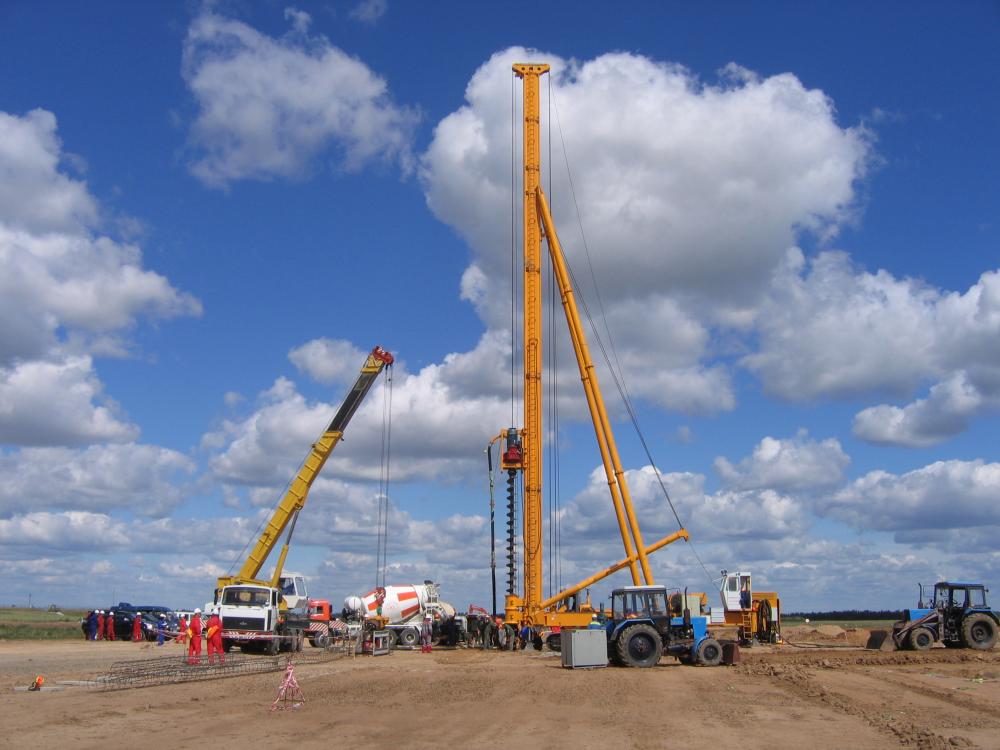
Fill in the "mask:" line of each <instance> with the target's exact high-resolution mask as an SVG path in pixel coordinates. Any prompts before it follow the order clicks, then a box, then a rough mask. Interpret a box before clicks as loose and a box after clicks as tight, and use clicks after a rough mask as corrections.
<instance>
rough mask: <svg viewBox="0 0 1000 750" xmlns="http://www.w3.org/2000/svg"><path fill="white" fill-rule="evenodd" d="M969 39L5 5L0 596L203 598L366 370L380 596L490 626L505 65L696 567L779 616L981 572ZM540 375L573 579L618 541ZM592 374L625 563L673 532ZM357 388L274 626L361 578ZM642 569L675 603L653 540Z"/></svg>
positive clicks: (811, 26) (808, 27) (502, 353)
mask: <svg viewBox="0 0 1000 750" xmlns="http://www.w3.org/2000/svg"><path fill="white" fill-rule="evenodd" d="M998 26H1000V10H998V6H997V5H996V4H995V3H985V2H982V3H976V2H970V3H963V4H961V5H959V6H945V5H943V4H936V3H914V4H907V5H906V7H905V8H902V7H892V6H888V5H887V6H884V7H876V8H874V9H873V8H871V7H869V6H867V5H865V4H861V3H838V4H836V5H824V6H822V7H815V6H814V7H810V6H808V5H803V4H800V3H798V4H793V3H768V4H753V5H750V4H745V3H720V4H714V5H710V6H707V7H699V8H697V9H695V8H691V7H687V6H681V5H672V4H666V3H636V4H633V5H631V6H629V8H628V10H627V11H625V10H623V11H619V12H617V13H612V14H609V13H608V7H607V5H606V4H601V3H588V2H584V3H549V4H546V5H545V6H544V7H539V8H534V7H532V6H528V5H526V6H516V7H511V6H501V5H497V6H496V7H492V8H491V7H486V6H480V5H470V4H450V3H436V4H432V5H430V6H427V5H418V4H413V3H399V2H392V1H391V0H389V1H388V2H378V1H372V0H368V1H366V2H362V3H357V2H341V3H337V2H329V3H297V4H295V5H289V4H287V3H284V2H282V3H236V2H233V3H226V2H221V3H209V4H198V3H189V4H176V5H169V4H139V5H136V4H132V3H104V4H97V5H94V4H90V5H86V6H83V5H79V4H71V3H55V4H49V5H39V4H36V3H21V2H11V3H6V4H4V5H3V6H2V7H0V49H2V50H3V52H2V54H0V175H2V180H0V321H2V323H0V479H2V480H3V481H2V482H0V485H2V487H0V571H2V572H3V574H4V580H5V581H7V582H8V585H7V587H6V590H7V592H8V598H9V599H10V600H11V602H13V603H25V602H26V601H27V598H28V595H29V594H31V596H32V600H33V601H34V602H36V603H37V602H42V601H44V602H46V603H47V602H48V601H50V600H51V601H53V602H58V603H60V604H64V605H66V604H79V605H90V606H103V605H106V604H109V603H111V601H112V597H113V596H114V597H116V598H117V599H122V598H134V599H137V600H138V599H141V600H143V601H152V600H157V601H163V602H165V603H167V604H174V605H175V606H194V605H195V604H200V603H202V602H203V601H204V600H205V599H206V598H208V596H209V595H210V593H211V588H212V584H213V582H214V578H215V577H216V576H217V575H219V574H221V573H224V572H225V571H226V570H228V569H229V568H230V566H231V565H232V563H233V561H234V560H236V559H238V558H239V553H240V550H241V548H242V546H243V544H244V543H245V542H246V541H247V540H249V539H250V537H251V536H252V534H253V531H254V529H255V528H256V527H257V525H258V523H259V522H260V519H261V517H263V516H265V515H266V514H267V512H268V509H269V508H270V507H271V505H272V504H273V503H274V501H275V500H276V499H277V498H278V497H279V496H280V493H281V491H282V489H283V487H284V484H285V483H286V482H287V481H288V480H289V479H290V478H291V476H292V475H293V474H294V472H295V470H296V468H297V466H298V463H299V462H300V461H301V460H302V458H303V457H304V456H305V454H306V451H307V450H308V447H309V444H310V443H311V441H312V440H314V439H315V437H316V436H317V435H318V434H319V432H320V431H321V429H322V428H323V427H324V426H325V424H326V423H327V421H328V420H329V417H330V415H331V414H332V413H333V411H334V410H335V408H336V406H337V404H339V402H340V399H341V397H342V395H343V391H344V388H345V387H347V386H348V385H349V384H350V382H352V380H353V378H354V376H355V373H356V372H357V369H358V368H359V367H360V365H361V363H362V361H363V358H364V352H365V351H367V350H368V349H370V348H371V347H372V346H373V345H375V344H381V345H382V346H384V347H386V348H387V349H389V350H391V351H393V352H394V353H395V354H396V356H397V358H398V365H397V367H396V368H395V373H394V379H393V407H394V408H393V417H394V418H393V445H394V450H393V460H392V465H391V474H392V477H393V478H394V481H393V482H392V485H391V491H390V495H391V499H392V503H393V512H392V517H391V533H390V541H389V564H390V571H389V573H388V578H389V579H390V580H393V581H396V582H399V583H404V582H412V581H419V580H423V579H425V578H433V579H435V580H439V581H440V582H441V584H442V589H443V591H444V594H445V596H446V598H449V599H450V600H452V601H453V603H455V604H456V605H458V606H459V607H461V608H464V607H465V606H466V605H467V604H469V603H476V604H480V605H487V606H488V604H489V601H488V600H489V578H488V569H487V565H488V559H489V558H488V543H489V537H488V524H487V519H486V516H485V510H486V505H487V496H486V473H485V461H484V458H483V454H482V450H483V447H484V446H485V444H486V441H487V440H488V439H489V438H490V436H491V435H493V434H495V433H496V432H497V431H499V429H500V428H503V427H506V426H507V422H508V421H509V418H510V417H509V415H510V412H511V404H510V375H509V373H510V369H509V368H510V361H509V356H510V345H511V344H510V333H509V328H510V308H509V300H510V287H509V278H510V274H509V268H510V266H509V263H510V226H511V215H510V211H511V209H510V205H511V202H510V163H511V153H510V122H511V109H510V107H511V104H510V102H511V76H510V72H509V71H510V64H511V62H513V61H515V60H523V59H525V58H530V59H531V60H537V61H548V62H550V63H551V64H552V65H553V74H552V76H551V77H550V80H547V81H545V82H544V83H543V89H542V93H543V108H544V109H543V118H544V117H548V112H549V109H548V105H549V96H550V92H551V96H552V102H553V104H554V107H555V110H557V111H558V114H559V127H556V125H553V129H552V133H553V136H552V144H551V145H552V162H553V164H552V165H551V169H550V165H549V164H548V140H546V142H545V149H546V162H545V164H544V169H545V170H546V172H547V173H548V172H551V175H552V177H551V179H552V203H553V209H554V212H555V216H556V222H557V224H558V226H559V230H560V234H561V237H562V240H563V244H564V245H565V247H566V250H567V254H568V256H569V260H570V262H571V264H572V265H573V267H574V270H575V272H576V274H577V277H578V279H580V280H581V287H582V288H581V290H580V291H581V294H582V295H583V296H584V297H585V298H586V299H587V301H588V303H589V304H590V305H591V306H593V307H594V309H596V306H597V296H596V293H595V291H594V281H593V280H592V279H591V277H590V274H589V271H588V262H587V257H586V255H585V254H584V252H583V244H582V242H581V222H578V221H577V217H576V213H575V209H574V198H575V200H576V202H577V204H578V205H579V206H580V211H581V221H582V231H583V232H584V233H585V234H586V237H587V245H588V247H589V252H590V261H591V263H592V264H593V266H594V269H595V276H594V279H596V284H597V288H598V289H599V292H600V297H601V300H602V302H603V304H604V307H605V309H604V311H605V313H606V315H607V318H608V326H609V329H610V340H613V341H614V345H615V348H616V350H617V352H618V354H619V356H620V358H621V360H622V362H623V363H624V365H625V378H626V380H627V382H628V385H629V389H630V391H631V392H632V394H633V396H634V397H635V400H636V404H637V406H638V409H639V412H640V419H641V423H642V426H643V429H644V435H645V437H646V439H647V441H648V442H649V444H650V446H651V448H652V452H653V455H654V457H655V459H656V463H657V466H658V467H659V468H660V470H661V471H662V472H663V474H664V478H665V481H666V484H667V486H668V488H669V489H670V491H671V494H672V495H673V498H674V500H675V504H676V505H677V506H678V509H679V510H680V512H681V514H682V518H683V519H684V521H685V523H686V524H687V526H688V528H689V530H690V531H691V533H692V538H693V540H694V543H695V545H696V546H697V550H698V552H699V554H700V555H701V557H702V558H703V559H704V560H705V562H706V565H707V566H708V568H709V570H710V571H712V572H713V573H714V572H716V571H717V570H718V569H719V568H723V567H724V568H728V569H730V570H732V569H735V568H747V569H750V570H752V571H753V572H754V573H755V575H756V576H757V585H758V587H762V588H775V589H777V590H779V591H780V592H781V593H782V595H783V597H784V599H785V607H786V609H813V608H825V607H852V606H857V607H879V608H881V607H896V606H899V607H901V606H904V605H906V604H908V603H909V600H910V595H911V593H912V590H913V588H914V587H913V583H914V582H916V581H925V582H926V581H933V580H936V579H939V578H966V579H970V578H971V579H982V580H985V581H986V582H987V583H988V584H989V583H996V582H997V580H998V578H1000V576H998V571H1000V552H998V550H997V547H996V544H995V541H994V540H995V538H996V533H997V531H998V526H1000V515H998V513H997V510H996V508H997V502H996V498H997V496H998V490H1000V457H998V455H997V450H996V447H995V446H996V445H997V439H996V438H997V431H998V430H997V427H998V422H997V412H998V406H1000V359H998V357H997V354H996V353H995V352H997V351H1000V347H998V346H997V344H1000V274H998V268H997V264H998V261H997V257H998V254H997V249H998V232H1000V221H998V220H1000V217H998V198H1000V190H998V178H997V174H998V173H1000V170H998V167H1000V158H998V157H1000V154H998V150H1000V147H998V145H997V142H996V138H995V133H996V132H997V131H998V130H1000V105H998V103H997V102H998V101H1000V97H998V96H997V85H996V81H995V78H996V71H997V70H998V67H1000V66H998V63H1000V53H998V51H997V45H996V44H995V40H996V38H997V31H998ZM550 85H551V88H550ZM518 97H519V91H518ZM546 128H547V125H546V124H543V129H546ZM560 129H561V134H562V135H561V137H560V135H559V132H560ZM547 133H548V131H547V129H546V138H547ZM564 144H565V146H564ZM564 148H565V151H564ZM564 154H565V156H564ZM567 163H568V164H569V168H570V170H572V178H573V187H574V188H575V195H574V193H573V192H571V190H570V183H569V179H568V176H567V171H566V166H565V165H566V164H567ZM545 179H546V183H545V184H546V185H548V184H549V183H548V181H547V180H548V177H546V178H545ZM557 323H558V324H560V325H562V324H561V321H558V320H557ZM562 327H563V328H564V326H562ZM607 334H608V332H607V331H602V335H605V336H606V335H607ZM557 346H558V351H559V357H558V367H557V368H556V369H557V371H558V381H559V394H560V414H561V419H560V422H559V429H558V435H559V441H558V450H559V463H560V467H561V471H560V488H561V493H560V494H561V496H560V506H561V509H562V529H563V534H562V539H563V542H562V547H561V550H560V558H561V569H562V579H563V583H565V584H570V583H573V582H575V581H576V580H578V579H579V578H583V577H586V576H587V575H589V574H590V573H591V572H593V571H594V570H596V569H598V568H600V567H603V566H605V565H607V564H608V563H610V562H612V561H614V560H617V559H618V558H619V557H620V549H619V547H620V545H619V544H618V543H617V542H616V541H615V540H616V539H617V531H616V529H615V527H614V523H613V516H612V514H611V509H610V503H609V502H608V498H607V497H606V488H602V485H603V480H602V479H601V478H600V475H599V474H598V475H595V474H594V470H595V468H597V466H598V462H599V457H598V454H597V451H596V449H595V448H594V444H593V438H592V437H591V436H590V432H589V428H588V427H587V425H586V424H585V423H584V422H583V421H582V420H580V419H579V417H580V416H581V415H582V410H581V406H582V400H581V398H580V391H579V382H578V378H577V377H576V374H575V372H574V370H575V366H574V365H573V364H572V361H571V359H570V357H569V350H568V348H567V341H566V336H565V333H564V332H563V331H560V332H559V333H558V334H557ZM602 366H603V365H602ZM603 382H604V383H605V394H606V397H607V398H608V400H609V403H610V405H611V408H612V409H613V411H614V413H615V415H616V429H617V434H618V438H619V441H620V443H621V448H622V454H623V460H624V463H625V465H626V467H627V468H628V469H629V471H630V477H631V481H632V486H633V492H634V494H635V496H636V501H637V504H638V506H639V509H640V513H641V522H642V523H643V527H644V529H645V534H646V536H647V537H652V536H653V535H656V534H661V533H662V534H666V533H669V532H671V531H673V530H674V525H673V523H672V516H671V515H670V512H669V509H668V508H667V506H666V503H665V501H664V499H663V498H662V496H660V495H659V491H658V487H657V486H656V483H655V482H654V481H652V474H651V473H650V470H649V468H648V466H647V461H646V458H645V455H644V454H643V452H642V450H641V447H640V446H639V443H638V440H637V439H636V437H635V434H634V433H633V432H632V430H631V428H630V426H629V425H628V424H627V423H626V422H624V421H622V420H621V416H622V414H623V412H622V407H621V404H620V403H619V402H618V401H617V399H616V398H615V397H613V393H612V391H611V388H610V381H609V377H608V376H607V373H606V372H605V375H604V380H603ZM382 399H383V394H382V391H381V390H376V391H373V393H372V395H371V396H370V398H369V401H368V403H367V404H366V405H365V408H363V409H362V410H361V411H360V412H359V414H358V415H357V418H356V420H355V422H354V423H353V424H352V426H351V429H350V431H349V432H348V435H347V440H346V442H345V443H344V445H343V446H341V448H340V449H338V451H337V452H336V454H335V455H334V457H333V459H332V460H331V462H330V464H329V465H328V467H327V469H326V470H325V471H324V474H323V476H322V477H321V478H320V479H319V480H318V481H317V484H316V486H315V488H314V491H313V496H312V498H311V500H310V504H309V505H308V506H307V508H306V510H305V511H304V517H303V520H304V521H305V519H306V518H308V519H309V521H308V523H304V528H303V526H302V525H300V528H299V531H298V532H297V533H298V539H297V541H298V544H297V545H296V546H295V547H294V548H293V552H292V554H291V555H290V558H289V565H290V567H291V568H293V569H296V570H299V571H302V572H304V573H306V574H307V575H308V576H309V578H310V581H311V592H312V593H313V594H314V595H327V596H329V597H330V598H332V599H334V600H336V601H339V600H340V599H341V598H343V597H344V596H346V595H348V594H351V593H355V592H357V591H359V590H367V589H368V588H369V587H370V586H371V584H372V583H373V582H374V578H375V557H374V549H375V538H374V535H373V532H374V523H375V499H374V498H375V492H376V489H377V485H376V482H374V481H373V480H374V479H377V476H378V472H379V445H380V439H381V424H382V422H381V415H382V403H383V402H382ZM517 411H518V413H519V412H520V408H519V407H517ZM547 460H549V461H551V455H550V456H549V457H548V458H547ZM655 571H656V575H657V580H658V581H660V582H663V583H666V584H668V585H673V586H690V587H692V588H704V587H708V586H710V585H711V584H710V583H709V582H708V581H707V580H706V577H705V574H704V572H703V571H702V570H701V568H700V567H699V566H698V564H697V562H696V561H695V559H694V556H693V555H692V554H691V550H690V549H689V548H685V547H684V545H680V544H678V545H673V546H672V547H669V548H667V549H666V550H664V551H662V552H660V553H658V555H657V556H656V563H655ZM613 582H620V581H618V580H617V579H615V581H613ZM610 586H611V582H609V583H606V584H601V585H599V586H597V587H595V589H594V596H595V598H597V599H600V598H602V597H604V596H606V593H607V590H608V589H609V588H610ZM4 603H7V602H4Z"/></svg>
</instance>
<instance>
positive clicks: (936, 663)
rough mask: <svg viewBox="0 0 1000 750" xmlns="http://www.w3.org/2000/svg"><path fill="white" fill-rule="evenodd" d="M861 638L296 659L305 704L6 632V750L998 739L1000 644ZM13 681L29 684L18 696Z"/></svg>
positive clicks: (262, 683)
mask: <svg viewBox="0 0 1000 750" xmlns="http://www.w3.org/2000/svg"><path fill="white" fill-rule="evenodd" d="M867 635H868V633H867V631H864V630H844V629H842V628H839V627H837V626H828V625H827V626H820V627H818V628H813V627H811V626H808V625H807V626H804V627H799V628H793V629H789V630H787V631H786V637H787V638H788V640H789V641H791V642H793V643H796V644H798V646H791V645H786V646H780V647H774V646H764V647H755V648H752V649H743V650H742V662H741V664H739V665H738V666H734V667H717V668H706V667H690V666H681V665H679V664H677V663H676V662H675V661H674V660H673V659H665V660H664V661H663V662H662V663H661V665H660V666H658V667H656V668H653V669H618V668H607V669H592V670H568V669H563V668H562V667H561V666H560V658H559V656H558V654H551V653H548V652H542V653H537V652H530V651H529V652H498V651H489V652H484V651H480V650H477V649H455V650H435V651H434V653H432V654H430V655H427V654H421V653H419V652H418V651H397V652H394V653H392V654H390V655H388V656H379V657H371V656H358V657H346V656H335V657H330V658H324V659H320V660H316V657H317V656H319V653H318V652H313V651H310V650H309V649H308V648H307V650H306V651H305V652H304V658H303V660H302V663H300V664H299V665H298V666H297V667H296V676H297V678H298V681H299V684H300V686H301V688H302V691H303V693H304V695H305V698H306V700H305V703H303V704H302V705H301V706H300V707H299V708H297V709H290V710H286V711H281V712H272V711H270V708H271V703H272V701H273V700H274V698H275V695H276V693H277V690H278V687H279V685H280V684H281V681H282V674H281V673H276V672H275V673H268V674H259V675H250V676H243V677H234V678H229V679H220V680H213V681H206V682H193V683H179V684H171V685H163V686H158V687H147V688H135V689H129V690H119V691H113V692H108V691H101V690H97V689H94V688H92V687H86V686H66V687H65V688H64V689H62V690H51V691H44V692H24V691H23V687H24V686H26V685H28V684H29V683H30V682H31V681H32V679H34V677H35V676H36V675H38V674H42V675H44V676H45V679H46V682H45V684H46V685H47V686H57V685H58V682H59V681H63V680H66V681H71V680H88V679H93V678H95V677H97V676H98V675H100V674H102V673H103V672H105V671H106V670H107V669H108V668H109V667H110V665H111V664H112V663H113V662H118V661H122V660H125V659H149V658H154V657H160V656H163V655H165V654H176V655H177V658H178V659H180V658H181V656H180V653H181V650H182V649H181V647H180V646H178V645H174V644H167V645H165V646H163V647H161V648H158V647H156V646H155V645H152V644H132V643H128V642H124V643H123V642H116V643H88V642H85V641H83V640H82V639H81V640H79V641H59V642H42V641H6V642H0V685H2V694H0V747H11V748H21V747H25V748H26V747H60V748H70V747H71V748H102V750H103V749H105V748H107V747H108V746H109V743H114V744H115V745H116V746H118V745H127V746H142V747H176V748H188V747H195V746H204V747H212V748H219V749H225V748H241V749H242V750H245V748H246V747H248V746H253V745H258V744H263V745H265V746H274V744H275V742H280V743H281V746H282V747H286V748H287V747H301V748H312V747H317V748H318V747H331V746H332V747H362V746H364V747H376V748H382V747H406V748H408V750H412V749H414V748H423V747H427V748H442V747H495V746H497V745H498V743H502V745H503V746H504V747H515V748H535V747H548V748H563V747H605V748H663V747H677V748H683V747H695V746H699V745H700V746H703V747H709V746H710V747H741V748H767V749H768V750H773V749H774V748H843V747H851V748H892V747H919V748H951V747H970V748H971V747H979V748H1000V650H998V649H994V650H992V651H988V652H977V651H969V650H954V649H945V648H933V649H931V650H930V651H927V652H923V653H915V652H895V653H882V652H876V651H865V650H863V649H861V648H860V647H861V646H862V645H863V644H864V642H865V640H866V639H867ZM15 688H22V690H16V689H15Z"/></svg>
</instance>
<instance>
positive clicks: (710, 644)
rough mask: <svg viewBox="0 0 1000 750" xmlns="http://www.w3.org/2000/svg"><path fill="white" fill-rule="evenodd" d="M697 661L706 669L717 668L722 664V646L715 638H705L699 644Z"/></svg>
mask: <svg viewBox="0 0 1000 750" xmlns="http://www.w3.org/2000/svg"><path fill="white" fill-rule="evenodd" d="M695 659H696V660H697V662H698V663H699V664H701V665H702V666H705V667H717V666H719V665H720V664H721V663H722V646H721V645H720V644H719V642H718V641H717V640H715V639H714V638H705V639H703V640H702V642H701V643H699V644H698V651H697V652H696V653H695Z"/></svg>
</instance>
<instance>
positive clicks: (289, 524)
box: [218, 346, 393, 589]
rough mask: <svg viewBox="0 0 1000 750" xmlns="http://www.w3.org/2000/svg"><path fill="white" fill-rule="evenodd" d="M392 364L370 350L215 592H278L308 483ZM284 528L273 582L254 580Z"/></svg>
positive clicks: (383, 353) (385, 356)
mask: <svg viewBox="0 0 1000 750" xmlns="http://www.w3.org/2000/svg"><path fill="white" fill-rule="evenodd" d="M392 363H393V357H392V355H391V354H390V353H389V352H387V351H383V350H382V348H381V347H378V346H376V347H375V348H374V349H372V350H371V353H370V354H369V355H368V359H367V360H365V364H364V367H362V368H361V374H360V375H359V376H358V379H357V381H355V383H354V386H353V387H352V388H351V390H350V391H348V393H347V396H345V397H344V402H343V403H342V404H341V405H340V409H338V410H337V414H336V416H334V418H333V421H331V422H330V426H329V427H327V428H326V430H325V431H324V432H323V434H322V435H321V436H320V438H319V440H317V441H316V442H315V443H314V444H313V446H312V450H310V452H309V455H308V456H307V457H306V460H305V461H304V462H303V463H302V468H301V469H299V473H298V475H297V476H296V477H295V479H294V480H293V481H292V483H291V484H290V485H289V487H288V491H287V492H286V493H285V496H284V497H283V498H282V499H281V502H280V503H278V507H277V508H275V511H274V514H273V515H272V516H271V519H270V520H269V521H268V523H267V526H266V527H265V528H264V531H263V532H262V533H261V535H260V538H259V539H258V540H257V544H256V545H254V548H253V550H252V551H251V552H250V555H249V556H248V557H247V559H246V561H245V562H244V563H243V567H242V568H240V572H239V573H237V574H236V575H235V576H224V577H221V578H219V581H218V588H219V589H222V588H223V587H224V586H232V585H238V584H256V585H261V586H269V587H271V588H278V585H279V583H280V580H281V573H282V570H283V569H284V565H285V557H286V556H287V554H288V544H289V542H290V541H291V537H292V533H293V532H294V531H295V522H296V521H297V520H298V517H299V511H301V510H302V507H303V506H304V505H305V504H306V499H307V498H308V496H309V488H310V487H312V483H313V481H314V480H315V479H316V477H317V476H318V475H319V472H320V470H321V469H322V468H323V464H325V463H326V459H327V458H329V457H330V454H331V453H332V452H333V449H334V448H335V447H336V446H337V443H339V442H340V440H341V438H342V437H343V436H344V430H345V429H347V425H348V423H349V422H350V421H351V417H353V416H354V412H356V411H357V410H358V407H359V406H360V405H361V402H362V401H364V399H365V396H366V395H368V391H369V390H370V389H371V387H372V385H373V384H374V382H375V378H377V377H378V375H379V373H380V372H382V370H383V368H385V367H386V366H387V365H392ZM286 528H288V535H287V536H286V537H285V543H284V545H283V546H282V549H281V555H280V556H279V558H278V563H277V565H276V566H275V569H274V576H273V578H272V579H271V580H270V581H263V580H260V579H258V578H257V576H258V574H259V573H260V569H261V568H262V567H264V563H265V562H266V561H267V558H268V556H269V555H270V554H271V552H272V551H273V550H274V548H275V546H277V543H278V538H279V537H280V536H281V533H282V532H283V531H284V530H285V529H286Z"/></svg>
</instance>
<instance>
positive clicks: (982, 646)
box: [962, 612, 997, 651]
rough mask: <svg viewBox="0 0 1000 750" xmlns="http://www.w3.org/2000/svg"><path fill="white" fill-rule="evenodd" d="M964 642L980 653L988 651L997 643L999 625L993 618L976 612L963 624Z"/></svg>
mask: <svg viewBox="0 0 1000 750" xmlns="http://www.w3.org/2000/svg"><path fill="white" fill-rule="evenodd" d="M962 640H964V641H965V643H966V644H967V645H968V646H969V648H974V649H976V650H978V651H987V650H988V649H991V648H993V646H994V645H996V642H997V624H996V623H995V622H994V621H993V618H992V617H990V616H989V615H987V614H984V613H982V612H976V613H974V614H971V615H969V616H968V617H966V618H965V621H964V622H962Z"/></svg>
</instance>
